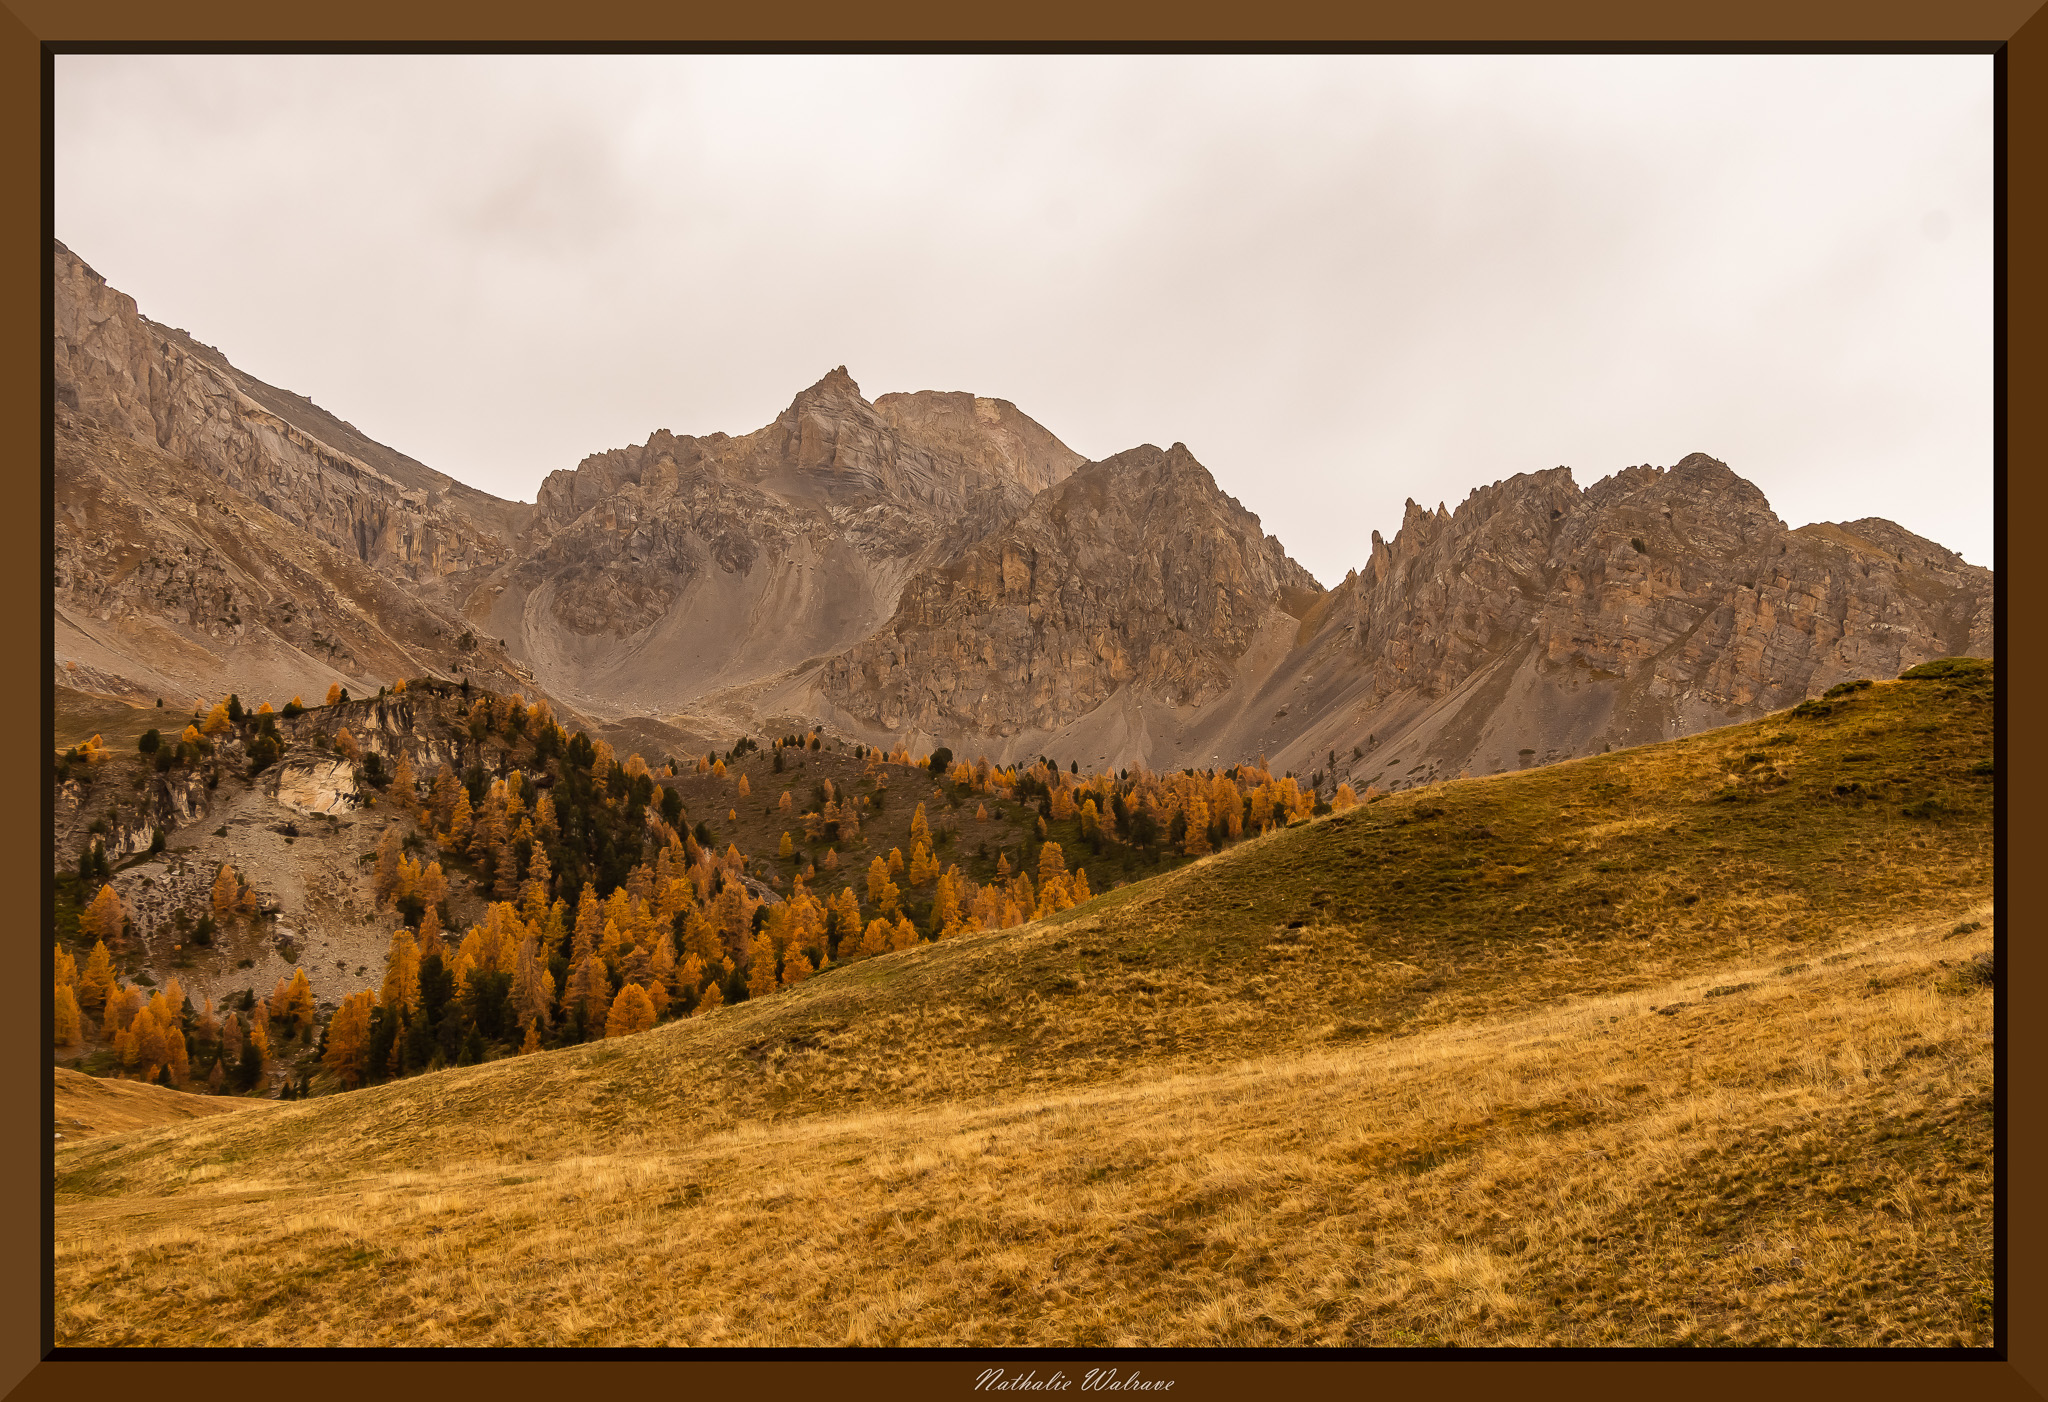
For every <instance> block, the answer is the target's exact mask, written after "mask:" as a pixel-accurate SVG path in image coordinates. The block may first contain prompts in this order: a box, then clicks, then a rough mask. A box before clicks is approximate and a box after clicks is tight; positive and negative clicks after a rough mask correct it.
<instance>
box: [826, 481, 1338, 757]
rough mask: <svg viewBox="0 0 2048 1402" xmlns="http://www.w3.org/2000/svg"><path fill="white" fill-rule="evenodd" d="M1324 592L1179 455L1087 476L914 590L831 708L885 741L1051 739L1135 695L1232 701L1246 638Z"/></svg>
mask: <svg viewBox="0 0 2048 1402" xmlns="http://www.w3.org/2000/svg"><path fill="white" fill-rule="evenodd" d="M1320 592H1321V589H1320V587H1319V586H1318V585H1317V584H1316V582H1315V580H1314V579H1313V578H1311V577H1310V576H1309V574H1308V572H1307V571H1306V570H1304V569H1303V568H1302V567H1301V566H1300V565H1298V564H1296V563H1295V562H1294V561H1293V560H1292V559H1290V558H1288V556H1287V554H1286V552H1285V551H1284V550H1282V549H1281V546H1280V543H1279V542H1278V541H1277V540H1274V539H1273V538H1272V537H1270V536H1268V535H1266V534H1265V533H1264V532H1263V531H1261V530H1260V528H1259V520H1258V517H1256V516H1254V515H1252V514H1251V513H1250V512H1248V511H1246V510H1245V509H1244V508H1243V507H1242V506H1240V505H1239V504H1238V503H1237V502H1236V501H1235V500H1234V499H1233V498H1230V497H1227V496H1225V495H1224V494H1223V493H1222V492H1221V491H1220V490H1219V489H1218V488H1217V486H1216V483H1215V480H1214V479H1213V478H1212V477H1210V475H1209V473H1208V470H1207V469H1205V468H1204V467H1203V466H1202V465H1201V464H1200V463H1199V462H1197V461H1196V460H1195V459H1194V457H1193V455H1192V454H1190V453H1189V452H1188V451H1187V449H1186V447H1184V446H1183V445H1181V444H1178V443H1176V444H1174V445H1173V447H1172V448H1171V449H1169V450H1167V451H1164V452H1162V451H1161V450H1160V449H1158V448H1156V447H1153V446H1151V445H1150V444H1147V445H1146V446H1144V447H1141V448H1135V449H1132V450H1131V451H1130V452H1127V453H1120V454H1118V455H1117V456H1116V457H1113V458H1109V459H1106V460H1104V461H1102V462H1099V463H1090V464H1089V465H1087V466H1086V467H1083V468H1082V469H1080V470H1079V471H1078V472H1075V473H1074V474H1073V475H1072V476H1071V477H1069V478H1067V479H1066V480H1065V481H1064V482H1062V483H1060V484H1059V485H1058V486H1056V487H1054V488H1051V489H1050V490H1047V491H1045V492H1043V493H1041V494H1040V495H1039V496H1038V497H1037V498H1036V499H1035V500H1034V501H1033V502H1032V504H1031V507H1030V509H1029V510H1028V511H1026V512H1025V513H1024V515H1023V516H1021V517H1020V518H1018V519H1017V520H1016V521H1014V522H1012V523H1011V524H1010V525H1009V526H1007V527H1005V528H1004V529H1003V530H1001V531H998V532H997V533H995V534H994V535H992V536H990V537H989V538H988V539H986V540H984V541H982V542H980V543H979V544H978V545H976V546H974V547H973V548H971V549H970V550H968V551H967V552H966V553H965V554H963V555H961V556H959V557H958V558H956V559H954V560H952V561H950V562H948V563H946V564H944V565H942V566H939V567H935V568H931V569H927V570H925V571H922V572H921V573H919V574H917V575H916V576H914V577H913V578H912V579H911V580H910V582H909V583H908V585H907V586H906V587H905V589H904V591H903V596H902V601H901V604H900V606H899V607H898V609H897V611H896V614H895V616H894V617H893V618H891V619H890V620H889V623H888V624H887V626H886V627H885V628H884V629H883V630H882V631H881V632H880V633H878V634H877V635H876V636H875V637H873V638H871V639H869V640H868V641H866V642H864V643H862V644H860V645H859V646H858V647H855V648H853V649H851V650H849V651H848V652H846V653H845V654H843V655H841V656H839V657H836V658H834V659H833V660H832V661H831V662H830V663H829V664H828V671H827V673H826V678H825V682H824V686H825V690H826V694H827V695H828V696H829V697H830V698H831V699H832V700H833V701H834V702H835V703H836V704H837V705H838V706H840V707H841V708H843V709H844V710H846V711H847V712H848V713H849V714H852V715H855V716H858V717H860V718H862V719H866V720H871V721H873V722H875V723H878V724H880V725H881V726H883V727H884V728H886V729H890V730H894V729H897V728H899V727H901V726H904V725H906V724H907V725H912V726H915V727H917V728H919V729H920V730H923V731H926V732H930V733H945V734H954V733H961V732H965V733H967V734H971V735H982V736H988V735H996V736H1007V735H1012V734H1015V733H1017V732H1018V731H1020V730H1025V729H1034V730H1050V729H1054V728H1056V727H1058V726H1060V725H1062V724H1065V723H1067V722H1068V721H1071V720H1073V719H1075V718H1077V717H1079V716H1081V715H1084V714H1086V713H1087V712H1089V711H1091V710H1093V709H1094V708H1096V707H1097V706H1099V705H1101V704H1102V703H1103V702H1104V701H1106V700H1108V699H1109V698H1110V697H1111V696H1112V695H1114V694H1115V693H1116V692H1117V691H1118V690H1119V689H1120V688H1122V687H1125V686H1131V685H1135V686H1138V687H1141V688H1143V689H1144V690H1145V691H1146V692H1147V693H1148V694H1150V695H1152V696H1155V697H1157V698H1158V699H1160V700H1161V701H1163V702H1165V703H1167V704H1169V705H1172V706H1178V707H1200V706H1202V705H1204V704H1206V703H1208V702H1210V701H1213V700H1215V699H1216V698H1217V697H1219V696H1220V695H1221V694H1222V693H1223V692H1225V691H1227V690H1229V688H1230V687H1231V685H1232V682H1233V680H1234V667H1235V664H1236V663H1237V661H1238V659H1239V658H1240V656H1241V655H1242V654H1243V652H1244V651H1245V648H1246V647H1247V646H1248V644H1249V643H1250V642H1251V639H1252V637H1253V635H1254V634H1255V633H1256V632H1257V631H1258V630H1259V629H1260V628H1261V627H1262V626H1264V625H1266V624H1267V623H1269V622H1271V621H1272V620H1273V619H1274V617H1275V616H1276V615H1280V614H1288V613H1294V614H1298V613H1299V612H1301V611H1302V610H1303V609H1304V608H1305V607H1306V606H1307V604H1308V603H1310V602H1312V601H1313V599H1314V598H1315V596H1316V595H1318V594H1319V593H1320Z"/></svg>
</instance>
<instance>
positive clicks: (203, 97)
mask: <svg viewBox="0 0 2048 1402" xmlns="http://www.w3.org/2000/svg"><path fill="white" fill-rule="evenodd" d="M56 73H57V94H56V121H57V130H56V154H57V173H56V177H57V179H56V199H57V207H56V228H57V235H58V237H59V238H61V239H63V240H64V241H65V242H66V243H67V244H69V245H70V246H71V247H72V249H73V250H74V251H75V252H77V253H78V254H79V255H80V256H81V257H83V258H85V259H86V260H87V261H88V262H90V263H91V264H92V265H93V266H94V267H95V268H97V269H98V270H99V271H100V273H101V274H103V275H104V276H105V277H106V278H107V279H108V280H109V281H110V282H112V283H113V284H114V285H115V286H117V287H119V288H121V289H122V290H123V291H126V292H128V293H131V294H132V295H134V296H135V298H136V299H137V301H138V302H139V303H140V304H141V307H142V310H143V312H144V314H145V315H148V316H150V317H152V318H154V319H156V320H158V321H162V322H166V323H168V324H171V325H176V326H182V327H184V328H186V329H187V330H189V331H190V332H192V334H194V335H195V336H197V337H199V338H200V339H201V340H204V341H206V342H209V343H210V344H213V345H217V346H219V347H220V348H221V349H222V350H223V351H225V352H226V353H227V354H228V356H229V357H230V358H231V359H233V360H234V361H235V363H236V364H238V365H240V366H242V367H243V368H244V369H246V370H248V371H249V372H250V373H251V374H254V375H257V376H259V377H261V378H263V379H265V380H269V381H270V382H272V383H274V384H277V385H280V386H284V387H286V388H289V389H292V390H296V391H299V392H301V393H306V394H310V395H311V396H312V397H313V399H314V400H315V401H316V402H317V403H319V404H320V405H321V406H322V407H323V408H326V409H328V410H329V411H331V412H333V413H336V414H338V415H340V416H341V417H343V418H346V419H349V420H350V421H352V422H353V423H354V424H355V425H356V426H357V427H358V428H360V429H362V430H363V431H364V432H366V433H368V434H369V435H370V436H372V437H374V438H376V439H378V440H380V441H382V442H385V443H388V444H390V445H391V446H393V447H395V448H398V449H400V450H401V451H403V452H406V453H409V454H411V455H412V456H414V457H416V458H418V459H420V460H421V461H422V462H425V463H427V464H429V465H431V466H433V467H436V468H439V469H440V470H442V471H444V472H447V473H449V474H451V475H453V476H455V477H459V478H461V479H463V480H464V481H467V482H471V483H473V484H475V485H477V486H479V487H482V488H484V489H486V490H488V491H492V492H495V493H498V494H499V495H501V496H507V497H513V498H517V499H520V500H527V501H530V500H532V499H533V494H534V490H535V488H536V486H537V485H538V484H539V482H540V480H541V478H542V477H544V476H545V475H546V474H547V473H548V472H550V471H552V470H554V469H556V468H564V467H573V466H574V465H575V464H576V462H577V461H578V460H579V459H580V458H582V457H583V456H584V455H585V454H588V453H591V452H596V451H599V450H602V449H605V448H611V447H616V446H619V445H622V444H625V443H637V442H642V441H644V440H645V439H646V438H647V436H648V434H649V433H650V432H652V431H653V430H655V429H657V428H668V429H672V430H674V431H675V432H678V433H699V434H702V433H709V432H712V431H714V430H724V431H726V432H728V433H735V434H737V433H744V432H748V431H751V430H752V429H755V428H758V427H760V426H761V425H762V424H764V423H766V422H768V421H769V420H770V419H771V418H773V417H774V416H775V414H776V413H778V412H779V411H780V410H781V409H782V408H783V407H784V406H785V405H786V404H787V403H788V401H789V400H790V398H791V397H792V395H794V394H795V393H796V391H797V390H799V389H801V388H803V387H804V386H805V385H808V384H810V383H811V382H812V381H814V380H816V379H817V378H818V377H819V376H820V375H822V374H823V373H824V372H825V371H827V370H829V369H830V368H831V367H833V366H835V365H840V364H844V365H846V366H847V367H848V369H849V370H850V371H851V372H852V374H853V376H854V378H855V379H856V380H858V381H859V382H860V385H861V389H862V392H863V393H865V394H866V395H867V396H868V397H869V398H871V399H872V398H874V397H875V396H877V395H880V394H883V393H886V392H888V391H891V390H915V389H943V390H955V389H959V390H971V391H973V392H975V393H977V394H983V395H992V396H995V397H998V398H1003V399H1009V400H1012V401H1014V402H1015V403H1016V404H1017V405H1018V407H1019V408H1021V409H1023V410H1024V412H1026V413H1028V414H1030V415H1032V416H1033V417H1034V418H1036V419H1038V420H1039V421H1040V422H1041V423H1043V424H1045V425H1046V427H1048V428H1049V429H1051V430H1052V431H1053V432H1054V433H1056V434H1058V435H1059V436H1060V437H1061V438H1062V439H1064V440H1065V441H1066V442H1067V443H1068V444H1069V445H1070V446H1071V447H1073V448H1074V449H1075V450H1077V451H1079V452H1082V453H1085V454H1087V455H1088V456H1089V457H1091V458H1099V457H1105V456H1108V455H1109V454H1111V453H1115V452H1119V451H1121V450H1123V449H1125V448H1128V447H1131V446H1133V445H1135V444H1138V443H1141V442H1148V441H1149V442H1153V443H1157V444H1160V445H1162V446H1164V445H1166V444H1169V443H1172V442H1174V441H1176V440H1178V441H1182V442H1185V443H1186V444H1187V445H1188V447H1189V448H1190V449H1191V450H1192V451H1193V452H1194V454H1195V455H1196V457H1198V458H1199V459H1201V461H1202V462H1203V463H1204V464H1206V465H1207V466H1208V467H1209V469H1210V470H1211V471H1212V472H1213V473H1214V474H1215V475H1216V478H1217V480H1218V482H1220V483H1221V484H1222V486H1223V487H1224V489H1225V490H1226V491H1229V492H1231V493H1232V494H1234V495H1235V496H1237V497H1238V498H1239V499H1240V500H1241V501H1242V502H1243V503H1244V504H1245V506H1246V507H1248V508H1249V509H1251V510H1252V511H1255V512H1257V513H1258V514H1259V516H1260V517H1261V518H1262V519H1263V521H1264V523H1265V526H1266V529H1267V530H1268V531H1271V532H1272V533H1274V534H1276V535H1278V536H1279V537H1280V539H1281V540H1282V541H1283V542H1285V544H1286V546H1287V548H1288V549H1289V551H1290V552H1291V553H1292V554H1293V555H1294V556H1295V558H1296V559H1298V560H1300V561H1301V562H1302V563H1303V564H1304V565H1306V566H1307V567H1308V568H1309V569H1310V570H1311V571H1312V572H1313V573H1314V574H1315V575H1316V576H1317V578H1319V579H1321V580H1322V581H1323V583H1325V584H1332V583H1335V582H1336V581H1337V580H1339V579H1341V578H1342V577H1343V575H1344V572H1345V570H1346V569H1348V568H1352V567H1355V566H1357V565H1359V564H1361V563H1363V561H1364V560H1365V558H1366V555H1367V550H1368V543H1369V540H1370V532H1371V531H1372V530H1373V529H1374V528H1377V529H1379V530H1380V531H1381V532H1383V533H1384V534H1386V535H1388V536H1391V535H1392V534H1393V532H1394V529H1395V528H1396V527H1397V526H1398V525H1399V523H1400V519H1401V509H1402V502H1403V500H1404V499H1405V498H1407V497H1410V496H1413V497H1414V498H1416V499H1417V500H1419V501H1421V502H1423V503H1424V504H1425V505H1429V506H1434V505H1435V504H1436V503H1437V502H1438V501H1439V500H1443V501H1447V502H1449V503H1450V504H1451V505H1453V506H1455V505H1456V504H1457V502H1458V501H1459V500H1461V499H1462V498H1463V497H1464V496H1465V494H1466V492H1467V491H1468V490H1469V489H1470V488H1471V487H1473V486H1475V485H1478V484H1480V483H1484V482H1491V481H1494V480H1495V479H1497V478H1501V477H1506V476H1509V475H1511V474H1513V473H1516V472H1522V471H1533V470H1538V469H1542V468H1547V467H1554V466H1556V465H1558V464H1560V463H1564V464H1569V465H1570V466H1571V467H1572V469H1573V471H1574V474H1575V476H1576V477H1577V479H1578V481H1579V482H1580V484H1581V485H1589V484H1591V483H1592V482H1593V481H1595V480H1597V479H1598V478H1600V477H1602V476H1605V475H1606V474H1608V473H1610V472H1612V471H1614V470H1616V469H1618V468H1621V467H1624V466H1627V465H1630V464H1633V463H1642V462H1651V463H1658V464H1669V463H1673V462H1676V461H1677V460H1678V459H1679V458H1681V457H1683V456H1684V455H1685V454H1687V453H1690V452H1694V451H1702V452H1707V453H1711V454H1713V455H1714V456H1716V457H1718V458H1721V459H1722V460H1724V461H1726V462H1727V463H1728V464H1729V465H1730V466H1731V467H1733V468H1734V469H1735V470H1736V471H1737V472H1739V473H1741V474H1742V475H1744V476H1746V477H1748V478H1750V479H1751V480H1753V481H1755V482H1756V483H1757V484H1758V485H1759V486H1760V487H1761V488H1762V489H1763V490H1764V492H1765V493H1766V494H1767V495H1768V496H1769V497H1770V499H1771V502H1772V505H1773V506H1774V507H1775V508H1776V509H1777V511H1778V514H1779V515H1780V516H1782V517H1784V518H1785V519H1786V520H1787V522H1788V523H1789V524H1792V525H1795V526H1796V525H1802V524H1804V523H1806V522H1808V521H1812V520H1848V519H1854V518H1856V517H1860V516H1869V515H1876V516H1885V517H1889V518H1891V519H1893V520H1895V521H1897V522H1899V523H1900V524H1901V525H1903V526H1905V527H1907V528H1908V529H1909V530H1913V531H1917V532H1919V533H1921V534H1922V535H1926V536H1929V537H1931V538H1933V539H1935V540H1937V541H1940V542H1941V543H1943V544H1945V545H1948V546H1950V547H1951V548H1954V549H1957V550H1960V551H1961V552H1962V553H1963V554H1964V555H1965V556H1966V557H1968V558H1969V559H1970V560H1972V561H1973V562H1975V563H1978V564H1984V565H1988V564H1990V563H1991V538H1992V519H1991V480H1992V477H1991V473H1992V460H1991V451H1992V418H1991V414H1992V394H1991V391H1992V381H1991V370H1992V361H1991V331H1992V221H1991V214H1992V207H1991V195H1992V163H1991V131H1992V106H1991V59H1990V58H1989V57H1988V56H1938V57H1937V56H1870V55H1857V56H1848V55H1837V56H1782V55H1780V56H1673V55H1655V56H1579V57H1571V56H1565V57H1556V56H1473V55H1455V56H1453V55H1442V56H1422V57H1412V56H1355V55H1345V56H1288V57H1271V56H1257V57H1242V56H1199V57H1180V56H1142V57H1125V56H1116V57H1108V56H1082V57H1056V56H1043V55H1019V56H993V57H991V56H968V57H949V56H895V57H887V56H884V57H867V56H860V57H851V56H742V57H724V56H716V57H714V56H652V55H631V56H608V57H585V56H466V57H444V56H384V55H363V56H325V55H322V56H311V55H290V56H261V55H256V56H252V55H235V56H217V57H204V56H202V57H194V56H112V55H62V56H60V57H59V58H58V59H57V61H56Z"/></svg>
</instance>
